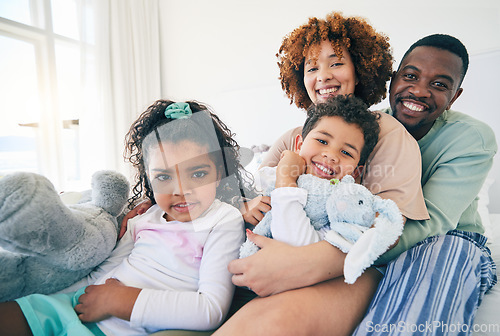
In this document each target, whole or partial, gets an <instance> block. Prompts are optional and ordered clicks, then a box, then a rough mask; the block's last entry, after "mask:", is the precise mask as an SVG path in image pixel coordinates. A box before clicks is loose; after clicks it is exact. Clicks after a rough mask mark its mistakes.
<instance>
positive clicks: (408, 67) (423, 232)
mask: <svg viewBox="0 0 500 336" xmlns="http://www.w3.org/2000/svg"><path fill="white" fill-rule="evenodd" d="M468 64H469V56H468V53H467V50H466V48H465V47H464V45H463V44H462V43H461V42H460V41H459V40H458V39H456V38H454V37H452V36H449V35H441V34H435V35H430V36H427V37H424V38H422V39H421V40H419V41H417V42H416V43H414V44H413V45H412V46H411V47H410V49H408V51H407V52H406V53H405V55H404V56H403V59H402V60H401V64H400V66H399V68H398V70H397V71H396V72H395V73H394V75H393V78H392V81H391V85H390V89H389V95H390V96H389V101H390V105H391V109H388V110H387V111H385V112H387V113H389V114H392V115H393V116H394V117H395V118H396V119H397V120H399V121H400V122H401V123H402V124H403V125H404V126H405V128H406V129H407V130H408V132H409V133H410V134H411V135H412V136H413V137H414V138H415V139H416V140H417V141H418V144H419V147H420V151H421V154H422V189H423V193H424V198H425V202H426V206H427V209H428V212H429V215H430V219H429V220H420V221H415V220H410V219H409V220H407V222H406V224H405V228H404V232H403V235H402V236H401V237H400V240H399V243H398V245H397V246H396V247H394V248H393V249H392V250H390V251H388V252H387V253H386V254H385V255H383V256H382V258H381V259H380V260H379V262H380V263H381V264H385V263H387V262H388V261H390V260H392V259H394V258H396V259H394V260H393V261H391V262H389V263H388V266H387V272H386V275H385V276H384V279H383V280H382V282H381V283H380V285H379V288H378V290H377V293H376V294H375V297H374V298H373V301H372V303H371V305H370V308H369V310H368V313H367V315H366V317H365V319H364V320H363V322H362V323H361V325H360V326H359V327H358V330H357V333H355V334H356V335H361V334H365V333H369V332H370V330H369V324H371V325H374V324H377V323H378V324H380V325H399V326H401V328H399V331H401V333H402V334H404V333H405V332H406V331H408V330H413V329H415V328H418V327H419V326H420V325H425V324H426V321H431V322H432V323H434V324H433V326H438V325H441V326H443V325H452V324H455V325H460V326H462V327H463V328H462V329H464V328H465V329H466V330H469V331H470V330H472V323H473V320H474V316H475V313H476V311H477V307H478V306H479V304H480V303H481V300H482V297H483V295H484V293H485V292H486V291H488V290H489V289H490V288H491V287H492V286H493V285H494V284H495V283H496V281H497V279H496V273H495V265H494V262H493V260H492V259H491V256H490V251H489V250H488V248H487V247H486V246H485V243H486V238H485V237H484V236H483V235H482V233H484V228H483V226H482V224H481V219H480V217H479V214H478V212H477V200H478V198H477V194H478V192H479V190H480V189H481V186H482V184H483V182H484V180H485V179H486V176H487V174H488V171H489V170H490V168H491V166H492V164H493V156H494V155H495V153H496V151H497V145H496V140H495V135H494V133H493V131H492V130H491V128H490V127H489V126H488V125H486V124H485V123H483V122H480V121H478V120H476V119H474V118H472V117H470V116H468V115H466V114H463V113H460V112H456V111H452V110H450V108H451V106H452V104H453V103H454V102H455V100H456V99H457V98H458V97H459V96H460V95H461V94H462V92H463V89H462V88H461V87H460V85H461V83H462V81H463V79H464V76H465V73H466V72H467V68H468ZM403 251H406V252H403ZM402 252H403V253H402ZM400 253H402V254H400ZM399 254H400V255H399ZM398 255H399V256H398ZM401 323H404V325H401ZM403 327H406V328H407V329H405V328H403ZM412 328H413V329H412ZM436 328H437V327H436ZM465 329H464V330H465ZM417 330H418V329H417ZM442 332H443V330H432V332H431V333H430V334H443V333H442ZM393 334H398V332H395V333H391V335H393Z"/></svg>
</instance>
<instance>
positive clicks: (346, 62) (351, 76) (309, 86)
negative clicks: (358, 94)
mask: <svg viewBox="0 0 500 336" xmlns="http://www.w3.org/2000/svg"><path fill="white" fill-rule="evenodd" d="M357 83H358V80H357V78H356V70H355V68H354V63H353V62H352V59H351V55H350V54H349V52H348V51H347V49H346V48H342V58H338V57H337V55H336V54H335V51H334V50H333V47H332V43H331V42H330V41H329V40H325V41H323V42H321V44H319V45H316V46H313V47H311V48H310V49H309V51H308V53H307V57H306V59H305V62H304V86H305V87H306V90H307V94H308V96H309V98H310V99H311V101H312V102H313V103H314V104H317V103H320V102H324V101H326V100H327V99H328V97H331V96H335V95H339V94H342V95H346V94H353V93H354V88H355V87H356V84H357Z"/></svg>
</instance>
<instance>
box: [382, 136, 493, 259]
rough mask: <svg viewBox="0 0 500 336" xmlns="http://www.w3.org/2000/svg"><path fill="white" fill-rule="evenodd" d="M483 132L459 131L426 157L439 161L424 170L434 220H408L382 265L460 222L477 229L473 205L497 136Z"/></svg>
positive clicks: (486, 170)
mask: <svg viewBox="0 0 500 336" xmlns="http://www.w3.org/2000/svg"><path fill="white" fill-rule="evenodd" d="M490 132H491V131H490ZM458 133H459V134H458ZM481 133H482V134H480V133H479V132H477V130H476V129H463V130H461V131H460V132H456V137H455V139H448V140H449V141H446V142H445V141H444V140H443V143H438V142H436V143H433V146H434V147H435V148H436V150H435V151H432V152H427V153H425V154H424V155H432V156H434V157H435V161H434V162H437V163H436V164H433V165H432V164H429V166H428V167H424V169H423V183H424V184H423V187H422V189H423V192H424V198H425V203H426V205H427V211H428V212H429V215H430V219H429V220H408V221H407V222H406V224H405V229H404V231H403V234H402V236H401V237H400V239H399V243H398V245H397V246H396V247H394V248H393V249H392V250H390V251H388V252H387V253H386V254H384V255H383V256H382V258H381V259H379V261H378V262H379V263H386V262H388V261H390V260H392V259H393V258H394V257H396V256H397V255H399V254H400V253H402V252H404V251H406V250H407V249H409V248H411V247H412V246H414V245H415V244H416V243H418V242H420V241H422V240H424V239H425V238H427V237H430V236H434V235H440V234H445V233H446V232H448V231H450V230H453V229H456V228H457V225H458V224H459V223H461V225H462V226H467V225H469V224H470V227H471V228H474V226H475V225H474V224H475V223H474V222H475V221H477V220H476V219H475V216H477V211H476V208H475V207H474V205H473V202H474V199H475V198H476V197H477V194H478V192H479V190H480V189H481V186H482V185H483V183H484V180H485V179H486V177H487V175H488V172H489V170H490V168H491V166H492V164H493V156H494V155H495V152H496V142H495V141H494V135H493V134H492V133H491V134H488V133H489V132H488V130H487V129H486V130H484V132H481ZM488 138H489V139H490V140H488ZM485 139H486V140H485ZM491 139H493V140H491ZM424 159H425V162H429V161H430V159H429V158H424ZM475 229H476V230H477V229H478V228H477V227H475Z"/></svg>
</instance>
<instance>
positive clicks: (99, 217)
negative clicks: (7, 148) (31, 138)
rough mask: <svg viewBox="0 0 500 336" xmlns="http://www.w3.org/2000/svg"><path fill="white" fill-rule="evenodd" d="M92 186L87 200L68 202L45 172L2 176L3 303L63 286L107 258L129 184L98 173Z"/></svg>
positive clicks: (113, 175) (108, 173)
mask: <svg viewBox="0 0 500 336" xmlns="http://www.w3.org/2000/svg"><path fill="white" fill-rule="evenodd" d="M91 188H92V190H91V191H90V192H91V197H90V198H91V199H90V200H89V201H88V202H83V203H79V204H74V205H69V206H67V205H65V204H64V203H63V202H62V200H61V197H60V196H59V194H58V193H57V192H56V190H55V189H54V186H53V185H52V183H51V182H50V181H49V180H48V179H46V178H45V177H43V176H41V175H38V174H34V173H14V174H11V175H7V176H5V177H4V178H2V179H0V302H3V301H7V300H12V299H15V298H18V297H21V296H24V295H28V294H31V293H42V294H49V293H54V292H57V291H59V290H62V289H64V288H66V287H68V286H70V285H71V284H73V283H75V282H77V281H78V280H80V279H81V278H83V277H84V276H86V275H87V274H89V273H90V272H91V271H92V269H93V268H94V267H95V266H97V265H99V264H100V263H101V262H102V261H104V260H105V259H106V258H107V257H108V256H109V254H110V253H111V251H112V250H113V248H114V247H115V245H116V242H117V236H118V230H119V222H118V221H117V216H119V215H120V214H121V213H122V211H123V209H124V206H125V204H126V201H127V198H128V193H129V183H128V181H127V179H126V178H125V177H124V176H123V175H121V174H119V173H117V172H114V171H99V172H97V173H95V174H94V175H93V177H92V187H91ZM2 248H3V249H2Z"/></svg>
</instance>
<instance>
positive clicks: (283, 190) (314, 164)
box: [257, 95, 379, 246]
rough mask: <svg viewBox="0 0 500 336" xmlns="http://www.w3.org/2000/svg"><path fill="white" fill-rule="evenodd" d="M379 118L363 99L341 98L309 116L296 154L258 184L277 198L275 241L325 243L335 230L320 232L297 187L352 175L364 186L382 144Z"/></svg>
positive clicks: (318, 106) (263, 171)
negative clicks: (308, 180)
mask: <svg viewBox="0 0 500 336" xmlns="http://www.w3.org/2000/svg"><path fill="white" fill-rule="evenodd" d="M377 120H378V114H376V113H374V112H371V111H369V110H368V107H367V106H366V104H364V103H363V102H362V101H361V100H360V99H359V98H356V97H354V96H352V95H347V96H343V95H339V96H335V97H332V98H330V99H328V100H327V101H326V102H324V103H319V104H316V105H312V106H311V107H310V108H309V109H308V110H307V119H306V121H305V124H304V127H303V130H302V135H297V139H296V141H295V143H296V147H295V149H294V151H284V152H283V153H282V155H281V158H280V161H279V163H278V166H277V167H273V168H271V167H264V168H261V169H260V170H259V172H258V176H257V181H259V182H260V187H261V189H262V190H266V189H268V186H272V185H274V187H275V189H274V190H273V191H272V192H271V196H270V198H271V200H270V203H271V208H272V216H273V217H272V222H271V233H272V236H273V238H274V239H278V240H280V241H283V242H286V243H288V244H292V245H297V246H298V245H306V244H311V243H314V242H317V241H320V240H322V239H323V236H324V234H325V233H326V231H328V230H329V229H328V228H327V227H325V228H324V229H321V230H319V231H316V230H315V229H314V228H313V227H312V226H311V225H310V221H309V219H308V218H307V215H306V213H305V211H304V205H305V203H306V200H307V191H306V190H305V189H302V188H298V187H297V179H298V177H299V176H300V175H301V174H312V175H314V176H317V177H319V178H322V179H328V180H330V179H338V180H340V179H342V178H343V177H344V176H346V175H352V176H353V177H354V178H355V179H357V180H358V181H359V178H360V176H361V174H362V171H363V165H364V164H365V161H366V159H367V158H368V156H369V155H370V153H371V151H372V150H373V148H374V147H375V145H376V143H377V141H378V134H379V124H378V121H377Z"/></svg>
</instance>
